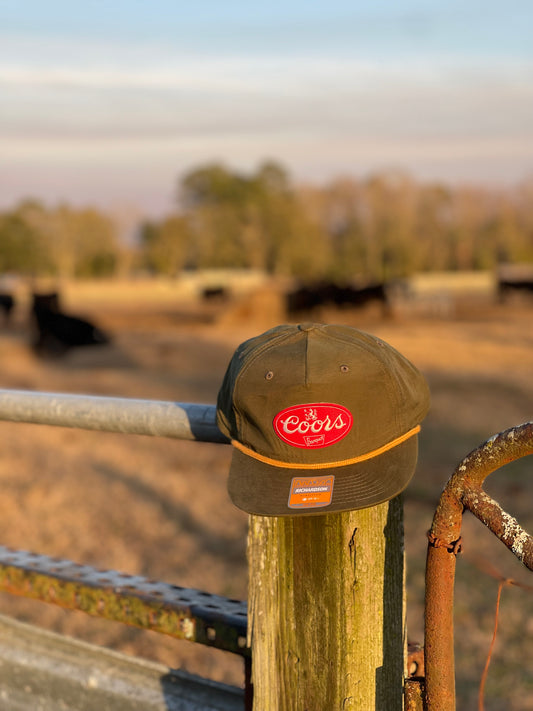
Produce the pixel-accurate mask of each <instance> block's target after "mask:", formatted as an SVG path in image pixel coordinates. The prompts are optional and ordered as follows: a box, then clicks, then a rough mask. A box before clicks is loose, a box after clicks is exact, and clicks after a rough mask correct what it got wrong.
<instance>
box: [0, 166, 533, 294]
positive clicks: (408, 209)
mask: <svg viewBox="0 0 533 711" xmlns="http://www.w3.org/2000/svg"><path fill="white" fill-rule="evenodd" d="M524 261H529V262H533V183H531V182H529V183H528V182H526V183H523V184H522V185H520V186H518V187H516V188H514V189H512V190H511V189H508V190H495V189H488V188H482V187H465V186H462V187H450V186H446V185H442V184H437V183H419V182H417V181H415V180H413V179H412V178H411V177H409V176H407V175H405V174H402V173H399V172H396V173H395V172H388V173H382V174H378V175H375V176H371V177H368V178H365V179H355V178H338V179H335V180H333V181H331V182H329V183H327V184H325V185H322V186H310V185H307V186H306V185H295V184H294V183H293V181H292V180H291V178H290V176H289V174H288V172H287V171H286V170H285V168H284V167H283V166H282V165H280V164H279V163H276V162H273V161H268V162H265V163H263V164H262V165H260V166H259V167H258V168H257V169H256V170H254V171H252V172H250V173H243V172H241V171H236V170H233V169H231V168H229V167H227V166H225V165H223V164H219V163H212V164H207V165H204V166H200V167H197V168H195V169H193V170H191V171H189V172H188V173H187V174H186V175H185V176H184V177H183V178H182V179H181V180H180V181H179V184H178V186H177V190H176V207H175V211H174V212H173V214H170V215H168V216H166V217H164V218H162V219H161V220H154V221H147V222H145V223H143V224H141V225H139V231H138V240H137V242H136V244H135V245H134V246H131V245H125V244H123V243H121V241H120V239H119V237H118V234H117V227H116V225H115V224H114V223H113V221H112V219H111V218H110V217H109V216H107V215H106V214H103V213H102V212H100V211H97V210H94V209H74V208H71V207H68V206H61V207H57V208H53V209H51V208H46V207H44V206H43V205H41V204H40V203H38V202H35V201H26V202H23V203H21V204H20V205H18V206H17V207H16V208H14V209H13V210H11V211H8V212H4V213H0V272H16V273H22V274H32V275H56V276H66V277H103V276H113V275H116V274H118V273H122V274H124V273H125V272H129V271H132V270H135V271H143V272H148V273H150V274H154V275H164V276H166V277H177V276H178V275H179V274H180V273H181V272H182V271H183V270H184V269H201V268H242V269H260V270H264V271H265V272H267V273H270V274H272V275H283V276H293V277H297V278H299V279H301V280H303V281H305V280H318V279H323V280H329V281H334V282H338V283H346V282H350V281H352V280H354V279H359V280H360V281H361V280H362V281H367V282H369V281H384V280H388V279H391V278H397V277H402V276H407V275H409V274H411V273H414V272H420V271H434V270H439V271H440V270H472V269H474V270H476V269H491V268H494V267H495V266H496V265H497V264H498V263H500V262H524Z"/></svg>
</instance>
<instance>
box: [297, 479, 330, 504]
mask: <svg viewBox="0 0 533 711" xmlns="http://www.w3.org/2000/svg"><path fill="white" fill-rule="evenodd" d="M334 481H335V477H334V476H313V477H308V476H305V477H303V476H296V477H294V479H293V480H292V482H291V493H290V494H289V504H288V505H289V508H291V509H314V508H319V507H320V506H328V505H329V504H331V497H332V496H333V482H334Z"/></svg>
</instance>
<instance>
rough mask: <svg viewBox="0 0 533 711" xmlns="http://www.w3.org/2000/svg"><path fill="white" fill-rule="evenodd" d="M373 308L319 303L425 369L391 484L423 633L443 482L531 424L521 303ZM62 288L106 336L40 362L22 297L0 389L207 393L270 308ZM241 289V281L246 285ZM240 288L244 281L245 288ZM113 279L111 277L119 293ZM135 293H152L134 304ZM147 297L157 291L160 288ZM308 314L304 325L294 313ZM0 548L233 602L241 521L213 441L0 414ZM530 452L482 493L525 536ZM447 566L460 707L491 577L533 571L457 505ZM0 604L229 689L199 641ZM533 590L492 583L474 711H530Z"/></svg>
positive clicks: (199, 397)
mask: <svg viewBox="0 0 533 711" xmlns="http://www.w3.org/2000/svg"><path fill="white" fill-rule="evenodd" d="M424 284H425V285H424V289H423V294H422V295H421V296H420V298H417V297H416V295H415V296H414V297H412V299H411V300H407V301H406V302H404V303H402V304H400V305H399V308H398V309H396V310H394V312H393V315H392V316H391V317H389V318H384V317H383V315H382V314H381V312H380V311H379V310H374V309H372V308H369V309H366V310H363V311H355V310H352V311H347V310H345V311H338V312H334V311H323V312H320V313H319V314H315V315H314V318H316V320H323V321H332V322H343V323H349V324H351V325H354V326H356V327H359V328H361V329H363V330H366V331H369V332H371V333H374V334H376V335H378V336H380V337H381V338H383V339H384V340H386V341H388V342H389V343H390V344H391V345H393V346H394V347H396V348H397V349H398V350H400V351H401V352H402V353H404V354H405V355H406V356H407V357H408V358H410V359H411V360H412V361H413V362H414V363H415V364H416V365H417V366H418V367H419V368H420V369H421V370H422V371H423V373H424V374H425V375H426V377H427V379H428V381H429V384H430V388H431V393H432V407H431V411H430V413H429V415H428V417H427V419H426V420H425V422H424V424H423V429H422V433H421V435H420V459H419V465H418V468H417V473H416V475H415V477H414V479H413V481H412V482H411V484H410V486H409V487H408V489H407V491H406V492H405V495H404V498H405V530H406V550H407V566H408V568H407V595H408V628H409V629H408V632H409V635H408V636H409V639H410V640H412V641H418V642H422V641H423V621H422V610H423V595H424V566H425V551H426V531H427V530H428V528H429V526H430V524H431V519H432V515H433V511H434V508H435V505H436V502H437V500H438V497H439V495H440V492H441V490H442V487H443V486H444V484H445V482H446V480H447V478H448V477H449V475H450V474H451V473H452V471H453V469H454V468H455V466H456V465H457V464H458V462H459V461H460V460H461V459H462V458H463V457H464V456H465V455H467V454H468V453H469V452H470V451H471V450H472V449H473V448H474V447H476V446H477V445H478V444H481V443H482V442H483V441H484V440H486V439H487V438H488V437H490V436H491V435H493V434H495V433H497V432H499V431H501V430H504V429H507V428H508V427H512V426H515V425H518V424H520V423H522V422H526V421H529V420H532V419H533V377H532V373H533V328H532V321H533V302H527V301H523V302H516V303H509V304H498V303H497V302H496V299H495V296H494V293H493V291H492V290H491V288H490V285H488V286H487V284H488V282H487V283H486V284H485V286H484V287H483V288H482V286H480V282H479V283H478V282H476V284H475V288H471V289H469V288H468V285H466V286H465V284H463V286H462V287H461V288H454V289H451V290H450V289H448V288H447V286H446V282H442V280H441V281H439V282H438V288H436V289H435V290H433V292H432V291H431V289H428V287H427V283H426V282H424ZM127 288H128V291H127V292H126V291H125V290H122V291H121V290H120V288H119V287H118V286H117V285H116V284H115V285H114V286H113V287H112V288H109V289H107V288H106V286H105V285H103V284H98V285H96V286H95V285H81V286H80V287H79V288H76V285H68V287H66V288H65V306H66V309H67V310H68V311H69V312H73V313H76V314H78V315H82V316H86V317H90V318H91V319H93V320H94V321H95V322H96V323H97V324H98V325H99V326H101V327H102V328H104V329H107V330H108V331H109V332H110V333H111V334H112V336H113V341H112V343H111V344H110V345H106V346H103V347H100V348H94V349H93V348H86V349H79V350H77V351H72V352H70V353H68V354H67V355H66V356H64V357H62V358H57V359H39V358H37V357H36V356H35V355H34V354H33V352H32V351H31V349H30V348H29V345H28V342H29V337H28V313H27V308H26V306H25V305H24V301H23V302H22V305H21V306H20V307H19V308H18V310H17V311H16V312H15V315H14V320H13V322H12V323H11V324H7V325H4V326H3V327H2V326H1V325H0V387H2V388H15V389H35V390H42V391H57V392H71V393H90V394H97V395H113V396H124V397H135V398H151V399H163V400H175V401H184V402H202V403H214V402H215V399H216V395H217V391H218V388H219V385H220V383H221V380H222V377H223V374H224V371H225V368H226V365H227V363H228V361H229V359H230V357H231V354H232V353H233V351H234V349H235V348H236V346H237V345H238V344H239V343H240V342H241V341H242V340H244V339H245V338H248V337H250V336H253V335H256V334H257V333H260V332H261V331H263V330H265V329H266V328H268V327H270V326H273V325H276V324H277V323H280V322H282V321H283V320H284V314H283V308H282V305H281V302H280V300H279V298H277V297H276V293H275V291H274V290H273V289H270V288H269V287H268V286H266V285H264V284H263V285H262V286H261V288H260V289H258V290H257V291H254V292H253V293H251V292H250V293H249V294H248V295H246V294H245V295H244V297H243V296H242V295H239V297H238V298H237V299H236V300H235V301H232V300H231V299H230V300H229V301H220V302H216V301H215V302H213V303H211V302H209V303H208V302H201V301H200V300H198V299H196V298H195V295H194V294H193V293H192V292H190V293H188V295H187V296H184V295H183V294H181V295H180V294H179V292H178V291H176V292H175V293H174V291H173V290H172V289H170V288H168V287H164V286H163V287H162V286H160V285H159V286H155V285H150V284H143V285H142V286H141V285H133V286H132V285H130V286H129V287H127ZM243 288H244V287H243ZM249 288H251V287H250V286H249ZM124 289H126V287H124ZM146 294H150V298H146ZM158 294H159V297H158ZM305 320H309V319H308V318H306V319H305ZM0 428H1V431H2V452H1V456H0V481H1V491H2V496H1V498H0V520H1V521H2V538H1V540H0V543H1V544H2V545H7V546H11V547H15V548H20V549H24V550H32V551H35V552H38V553H44V554H47V555H52V556H58V557H62V558H67V559H70V560H73V561H75V562H78V563H86V564H90V565H93V566H96V567H98V568H111V569H116V570H119V571H122V572H125V573H132V574H141V575H145V576H148V577H151V578H155V579H159V580H163V581H166V582H170V583H175V584H177V585H182V586H188V587H195V588H199V589H201V590H206V591H208V592H213V593H218V594H221V595H225V596H228V597H233V598H240V599H244V598H245V597H246V575H247V570H246V531H247V517H246V515H245V514H244V513H243V512H241V511H239V510H238V509H236V508H234V507H233V505H232V504H231V502H230V500H229V498H228V496H227V493H226V477H227V471H228V467H229V460H230V456H231V452H230V448H229V447H227V446H224V445H211V444H201V443H195V442H180V441H174V440H168V439H157V438H150V437H143V436H133V435H118V434H106V433H96V432H85V431H79V430H71V429H63V428H52V427H46V426H40V425H26V424H12V423H0ZM532 474H533V471H532V468H531V458H527V459H523V460H520V461H519V462H517V463H515V464H513V465H508V466H507V467H505V468H504V469H502V470H501V471H500V472H497V473H495V474H493V475H492V476H491V477H490V478H489V481H488V484H487V487H486V488H487V490H488V491H489V493H490V494H491V495H492V496H494V497H495V498H496V499H497V500H498V501H499V502H500V503H501V504H502V506H503V507H504V508H505V509H506V510H507V511H509V512H510V513H511V514H513V515H515V516H516V517H517V518H518V519H519V520H520V521H521V523H522V524H523V525H524V527H525V528H526V529H528V530H530V531H533V476H532ZM463 537H464V547H465V552H464V554H463V555H461V556H460V558H459V560H458V566H457V582H456V606H455V619H456V650H457V651H456V664H457V686H458V708H459V709H461V710H462V711H467V710H469V709H476V708H477V690H478V686H479V681H480V676H481V673H482V670H483V666H484V663H485V658H486V655H487V652H488V649H489V644H490V640H491V637H492V629H493V623H494V608H495V602H496V592H497V585H498V582H497V580H496V579H495V578H494V577H492V576H491V575H489V574H488V573H487V569H488V567H489V566H490V567H492V568H495V569H497V570H498V571H499V573H501V574H502V575H503V576H504V577H512V578H515V579H517V580H520V581H522V582H524V583H526V584H529V585H533V577H531V575H530V573H529V572H528V571H527V570H525V569H523V568H522V567H521V566H520V565H519V564H518V562H517V561H515V559H514V557H513V556H512V554H511V553H510V552H508V551H507V550H506V549H505V548H504V546H503V545H502V544H501V543H500V542H499V541H497V540H496V539H495V538H494V537H493V536H492V535H491V534H489V533H488V532H487V531H485V530H484V528H483V527H482V526H481V524H479V523H478V522H477V521H475V520H474V519H473V517H471V516H467V517H465V521H464V530H463ZM0 612H1V613H6V614H13V615H16V616H17V617H18V618H19V619H22V620H26V621H32V622H35V623H38V624H41V625H43V626H47V627H50V628H52V629H55V630H58V631H61V632H63V633H66V634H71V635H75V636H78V637H81V638H83V639H86V640H89V641H91V642H96V643H99V644H104V645H108V646H110V647H113V648H115V649H120V650H122V651H124V652H126V653H132V654H139V655H143V656H146V657H147V658H151V659H156V660H158V661H161V662H163V663H165V664H168V665H169V666H171V667H182V668H185V669H188V670H190V671H192V672H195V673H200V674H202V675H204V676H208V677H211V678H213V679H218V680H222V681H226V682H229V683H235V684H240V683H241V682H242V666H241V662H240V660H238V659H236V658H234V657H232V656H231V655H227V654H225V653H222V652H217V651H214V650H206V649H204V648H202V647H201V646H199V645H191V644H189V643H187V642H179V641H176V640H173V639H170V638H165V637H162V636H160V635H156V634H152V633H146V632H140V631H137V630H135V629H131V628H128V627H125V626H122V625H119V624H118V623H112V622H107V621H101V620H97V619H92V618H89V617H86V616H85V615H83V614H82V613H73V612H66V611H62V610H60V609H56V608H54V607H51V606H47V605H44V604H42V603H36V602H31V601H26V600H21V599H15V598H11V597H10V596H8V595H6V594H0ZM532 660H533V592H529V591H527V590H525V589H521V588H518V587H513V588H505V589H504V591H503V595H502V604H501V616H500V626H499V632H498V638H497V643H496V647H495V650H494V654H493V660H492V663H491V667H490V673H489V678H488V682H487V687H486V702H485V707H486V710H487V711H501V710H503V709H505V710H506V711H531V710H533V661H532Z"/></svg>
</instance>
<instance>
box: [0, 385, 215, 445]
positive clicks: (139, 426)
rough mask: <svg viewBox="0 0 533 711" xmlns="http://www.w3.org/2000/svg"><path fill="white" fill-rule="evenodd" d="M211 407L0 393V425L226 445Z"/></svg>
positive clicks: (8, 391) (174, 403)
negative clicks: (4, 422)
mask: <svg viewBox="0 0 533 711" xmlns="http://www.w3.org/2000/svg"><path fill="white" fill-rule="evenodd" d="M215 413H216V408H215V407H214V405H199V404H194V403H183V402H166V401H162V400H136V399H130V398H118V397H101V396H93V395H70V394H64V393H44V392H32V391H26V390H0V420H8V421H10V422H30V423H33V424H39V425H56V426H59V427H76V428H79V429H86V430H100V431H102V432H122V433H124V434H142V435H152V436H154V437H173V438H177V439H185V440H197V441H200V442H219V443H226V444H227V443H228V439H227V438H226V437H224V435H223V434H222V433H221V432H220V430H219V429H218V427H217V425H216V419H215Z"/></svg>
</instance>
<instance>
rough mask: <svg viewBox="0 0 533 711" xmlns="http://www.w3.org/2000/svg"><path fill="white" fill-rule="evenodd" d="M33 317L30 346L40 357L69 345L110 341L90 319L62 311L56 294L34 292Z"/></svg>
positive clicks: (57, 352)
mask: <svg viewBox="0 0 533 711" xmlns="http://www.w3.org/2000/svg"><path fill="white" fill-rule="evenodd" d="M32 316H33V322H34V325H35V334H34V337H33V341H32V347H33V349H34V351H35V352H36V353H37V354H38V355H40V356H60V355H64V354H65V353H67V351H69V350H70V349H72V348H77V347H80V346H97V345H105V344H107V343H109V342H110V338H109V336H108V334H107V333H105V332H104V331H102V330H101V329H99V328H98V327H97V326H95V325H94V324H92V323H91V322H90V321H87V320H85V319H82V318H79V317H77V316H70V315H68V314H65V313H63V312H62V311H61V309H60V306H59V296H58V294H34V296H33V305H32Z"/></svg>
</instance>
